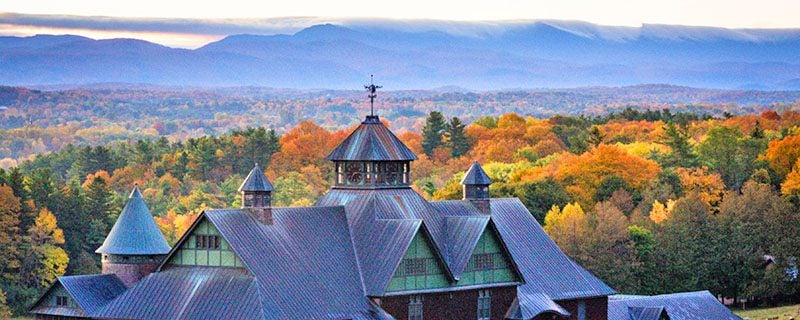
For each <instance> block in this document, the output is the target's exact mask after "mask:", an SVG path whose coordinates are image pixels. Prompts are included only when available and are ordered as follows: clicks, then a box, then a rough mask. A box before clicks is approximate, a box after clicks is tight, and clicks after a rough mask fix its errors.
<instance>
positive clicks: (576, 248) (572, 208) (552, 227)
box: [544, 202, 589, 258]
mask: <svg viewBox="0 0 800 320" xmlns="http://www.w3.org/2000/svg"><path fill="white" fill-rule="evenodd" d="M544 223H545V226H544V230H545V231H546V232H547V234H549V235H550V237H551V238H553V241H555V242H556V244H558V246H559V247H560V248H561V250H563V251H564V253H566V254H567V255H568V256H570V257H573V258H574V257H578V256H580V255H581V252H582V250H581V249H582V248H583V247H584V246H583V244H584V243H583V242H584V239H585V237H586V235H587V232H588V230H589V221H588V219H587V218H586V214H585V213H584V212H583V209H582V208H581V205H580V204H578V203H577V202H576V203H570V204H567V205H566V206H564V209H563V210H559V208H558V206H555V205H554V206H553V208H552V209H550V211H549V212H548V213H547V216H546V217H545V219H544Z"/></svg>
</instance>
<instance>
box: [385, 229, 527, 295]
mask: <svg viewBox="0 0 800 320" xmlns="http://www.w3.org/2000/svg"><path fill="white" fill-rule="evenodd" d="M518 281H519V278H518V277H517V275H516V273H515V272H514V267H513V265H512V264H511V261H510V260H509V258H508V254H507V253H505V251H504V250H503V247H502V244H501V243H500V240H499V239H498V238H497V236H496V235H495V232H494V231H493V228H491V227H487V228H486V229H485V230H484V232H483V234H482V235H481V237H480V239H479V240H478V244H477V245H476V247H475V249H474V250H473V253H472V255H471V257H470V260H469V262H468V265H467V267H466V269H465V270H464V272H463V273H462V275H461V277H460V279H459V280H458V281H451V280H450V278H449V277H448V275H447V274H446V273H445V269H444V266H443V264H442V262H441V260H440V259H439V257H438V255H437V254H436V251H435V247H434V246H433V245H432V242H431V241H430V239H429V238H428V236H427V234H426V233H425V232H424V229H423V228H420V229H419V231H418V232H417V234H416V235H415V236H414V239H413V240H412V241H411V244H410V245H409V247H408V249H407V250H406V253H405V254H404V255H403V259H402V260H401V261H400V264H399V265H398V266H397V269H396V270H395V272H394V275H393V276H392V279H391V280H390V281H389V285H388V286H387V288H386V290H385V291H386V293H387V294H391V293H393V292H394V293H397V292H406V291H424V290H430V289H442V288H458V287H464V286H473V285H498V284H510V283H515V282H518Z"/></svg>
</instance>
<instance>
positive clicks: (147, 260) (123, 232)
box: [95, 186, 170, 287]
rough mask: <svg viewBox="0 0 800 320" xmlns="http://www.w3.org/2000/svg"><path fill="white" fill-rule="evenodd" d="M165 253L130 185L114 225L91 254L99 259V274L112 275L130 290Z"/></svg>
mask: <svg viewBox="0 0 800 320" xmlns="http://www.w3.org/2000/svg"><path fill="white" fill-rule="evenodd" d="M169 251H170V247H169V244H167V240H166V239H165V238H164V235H163V234H162V233H161V229H159V228H158V226H157V225H156V222H155V220H153V216H152V215H151V214H150V210H149V209H148V208H147V205H146V204H145V203H144V198H143V197H142V193H141V192H139V187H137V186H134V187H133V191H131V195H130V196H129V197H128V202H127V203H126V204H125V208H123V209H122V213H120V215H119V218H117V222H116V223H114V227H112V228H111V231H110V232H109V233H108V236H107V237H106V239H105V241H104V242H103V245H102V246H100V248H98V249H97V250H96V251H95V252H97V253H99V254H101V257H102V260H101V261H102V273H103V274H116V275H117V277H119V278H120V280H122V282H123V283H125V285H127V286H129V287H130V286H131V285H133V284H134V283H136V282H138V281H139V280H141V279H142V278H144V277H146V276H147V275H148V274H150V273H152V272H153V271H155V270H156V269H157V268H158V266H159V265H160V264H161V262H162V260H163V259H164V257H165V256H166V254H167V253H169Z"/></svg>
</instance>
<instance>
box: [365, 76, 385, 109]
mask: <svg viewBox="0 0 800 320" xmlns="http://www.w3.org/2000/svg"><path fill="white" fill-rule="evenodd" d="M380 88H383V86H376V85H375V82H374V81H373V78H372V75H369V85H366V86H364V89H367V92H369V115H370V116H371V117H374V116H375V98H376V97H378V94H377V92H378V89H380Z"/></svg>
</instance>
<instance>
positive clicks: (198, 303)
mask: <svg viewBox="0 0 800 320" xmlns="http://www.w3.org/2000/svg"><path fill="white" fill-rule="evenodd" d="M262 311H263V308H262V306H261V298H260V296H259V294H258V285H257V281H256V279H255V278H254V277H252V276H251V275H249V274H248V273H247V271H245V270H243V269H237V268H211V267H174V268H170V269H167V270H164V271H161V272H154V273H151V274H150V275H148V276H147V277H145V278H144V279H142V280H140V281H139V282H137V283H136V284H135V285H134V286H133V287H131V288H130V289H129V290H128V291H126V292H125V293H124V294H122V295H120V296H119V297H118V298H117V299H115V300H114V301H112V302H111V303H109V304H108V305H107V306H106V307H105V308H104V309H103V310H102V311H101V312H100V314H99V317H101V318H106V319H264V316H263V314H262Z"/></svg>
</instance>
